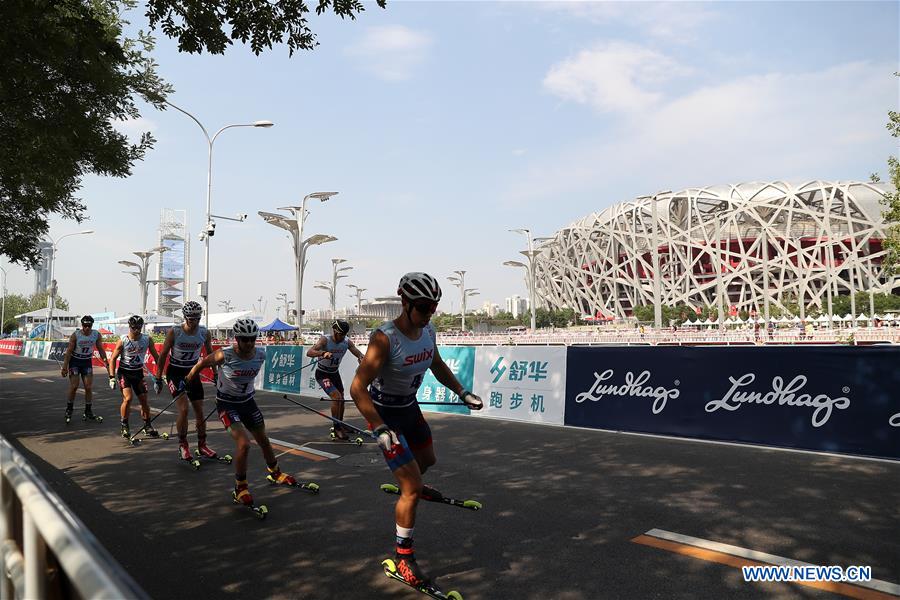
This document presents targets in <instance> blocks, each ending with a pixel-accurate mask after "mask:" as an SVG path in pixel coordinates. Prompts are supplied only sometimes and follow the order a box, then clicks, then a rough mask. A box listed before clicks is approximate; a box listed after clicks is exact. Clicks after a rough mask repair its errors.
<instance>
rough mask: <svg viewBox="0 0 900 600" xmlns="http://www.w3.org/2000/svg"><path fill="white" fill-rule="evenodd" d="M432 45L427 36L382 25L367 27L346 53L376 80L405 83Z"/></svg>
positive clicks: (430, 39) (407, 29)
mask: <svg viewBox="0 0 900 600" xmlns="http://www.w3.org/2000/svg"><path fill="white" fill-rule="evenodd" d="M432 43H433V41H432V38H431V36H429V35H428V34H426V33H422V32H418V31H413V30H412V29H409V28H408V27H403V26H402V25H385V26H382V27H370V28H369V29H368V30H367V31H366V33H365V34H364V35H363V37H362V39H360V40H359V42H357V43H356V44H354V45H353V46H351V47H349V48H347V50H346V51H345V53H346V54H347V56H350V57H352V58H353V59H355V60H356V61H357V62H358V63H359V65H360V66H361V67H362V68H363V69H365V70H366V71H369V72H370V73H372V74H373V75H375V76H376V77H378V78H379V79H384V80H385V81H404V80H407V79H409V78H411V77H412V76H413V73H414V71H415V70H416V69H417V68H418V67H419V66H420V65H422V64H423V63H424V62H425V60H426V58H427V57H428V52H429V50H430V48H431V45H432Z"/></svg>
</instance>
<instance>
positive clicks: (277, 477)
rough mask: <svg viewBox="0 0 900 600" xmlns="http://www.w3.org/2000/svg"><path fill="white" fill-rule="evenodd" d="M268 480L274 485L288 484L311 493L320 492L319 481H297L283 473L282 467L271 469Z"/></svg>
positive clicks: (267, 476)
mask: <svg viewBox="0 0 900 600" xmlns="http://www.w3.org/2000/svg"><path fill="white" fill-rule="evenodd" d="M266 481H268V482H269V483H270V484H272V485H286V486H288V487H294V488H300V489H302V490H306V491H307V492H310V493H311V494H318V493H319V484H318V483H315V482H313V481H297V480H296V479H294V478H293V477H292V476H290V475H288V474H287V473H282V472H281V470H280V469H279V470H276V471H272V470H271V469H270V470H269V473H268V474H267V475H266Z"/></svg>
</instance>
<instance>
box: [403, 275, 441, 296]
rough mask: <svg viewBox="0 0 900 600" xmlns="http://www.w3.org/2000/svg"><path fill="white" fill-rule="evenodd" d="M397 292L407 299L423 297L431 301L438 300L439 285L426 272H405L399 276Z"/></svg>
mask: <svg viewBox="0 0 900 600" xmlns="http://www.w3.org/2000/svg"><path fill="white" fill-rule="evenodd" d="M397 294H399V295H400V296H403V297H404V298H406V299H407V300H419V299H425V300H430V301H432V302H440V301H441V286H439V285H438V282H437V279H435V278H434V277H432V276H431V275H429V274H428V273H420V272H413V273H407V274H406V275H404V276H403V277H401V278H400V284H399V285H398V286H397Z"/></svg>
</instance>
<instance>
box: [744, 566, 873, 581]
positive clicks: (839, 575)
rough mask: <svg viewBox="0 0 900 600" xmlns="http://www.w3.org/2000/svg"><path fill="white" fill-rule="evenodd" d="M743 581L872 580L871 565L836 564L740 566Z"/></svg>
mask: <svg viewBox="0 0 900 600" xmlns="http://www.w3.org/2000/svg"><path fill="white" fill-rule="evenodd" d="M741 571H742V572H743V575H744V581H795V582H804V581H807V582H808V581H832V582H842V583H854V582H859V581H871V580H872V567H868V566H849V567H847V568H846V569H845V568H843V567H840V566H837V565H831V566H817V565H800V566H791V565H779V566H761V565H757V566H751V567H741Z"/></svg>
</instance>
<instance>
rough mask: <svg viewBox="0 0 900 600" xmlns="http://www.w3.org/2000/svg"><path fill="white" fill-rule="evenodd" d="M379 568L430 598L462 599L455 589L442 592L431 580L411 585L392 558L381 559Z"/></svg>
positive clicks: (444, 599) (441, 599)
mask: <svg viewBox="0 0 900 600" xmlns="http://www.w3.org/2000/svg"><path fill="white" fill-rule="evenodd" d="M381 568H382V569H384V574H385V575H387V576H388V577H390V578H391V579H395V580H397V581H399V582H400V583H402V584H403V585H406V586H409V587H411V588H412V589H414V590H416V591H417V592H421V593H423V594H425V595H426V596H429V597H431V598H438V600H463V597H462V594H460V593H459V592H457V591H456V590H451V591H449V592H444V591H443V590H441V589H440V588H439V587H437V586H436V585H435V584H434V582H433V581H426V582H425V583H421V584H419V585H413V584H411V583H409V582H408V581H406V580H405V579H403V576H402V575H400V573H399V572H398V571H397V563H395V562H394V561H393V559H390V558H386V559H384V560H383V561H381Z"/></svg>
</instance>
